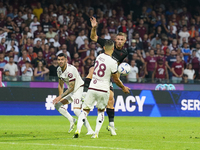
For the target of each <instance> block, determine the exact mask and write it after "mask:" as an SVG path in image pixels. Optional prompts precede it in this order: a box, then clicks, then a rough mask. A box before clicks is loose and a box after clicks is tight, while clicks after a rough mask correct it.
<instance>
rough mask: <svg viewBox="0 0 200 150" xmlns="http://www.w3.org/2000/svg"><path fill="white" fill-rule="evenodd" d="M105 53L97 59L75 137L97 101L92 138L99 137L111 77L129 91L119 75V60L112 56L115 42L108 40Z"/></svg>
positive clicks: (124, 90) (126, 91) (125, 91)
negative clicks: (96, 114)
mask: <svg viewBox="0 0 200 150" xmlns="http://www.w3.org/2000/svg"><path fill="white" fill-rule="evenodd" d="M104 50H105V53H102V54H100V55H99V56H98V57H97V58H96V61H95V65H94V72H93V76H92V80H91V82H90V85H89V88H88V92H87V95H86V97H85V99H84V103H83V111H82V112H81V115H80V116H79V117H78V124H77V130H76V132H75V134H74V138H78V137H79V135H80V132H81V128H82V125H83V124H84V122H85V120H86V118H87V115H88V114H89V112H90V110H91V109H93V107H94V104H95V102H97V104H96V107H97V108H98V116H97V120H96V128H95V133H94V134H93V136H92V138H98V134H99V131H100V129H101V126H102V124H103V121H104V110H105V108H106V106H107V104H108V100H109V95H110V78H111V77H112V78H113V81H114V82H115V83H116V84H117V86H119V87H120V88H122V90H123V92H124V93H129V90H130V89H129V88H128V87H126V86H124V85H123V83H122V82H121V80H120V79H119V76H118V75H117V67H118V64H117V61H116V60H114V59H113V58H112V57H111V56H112V53H113V51H114V42H113V41H112V40H107V41H106V42H105V46H104Z"/></svg>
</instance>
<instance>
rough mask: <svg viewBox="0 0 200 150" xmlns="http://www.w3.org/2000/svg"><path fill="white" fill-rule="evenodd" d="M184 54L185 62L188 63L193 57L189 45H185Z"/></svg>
mask: <svg viewBox="0 0 200 150" xmlns="http://www.w3.org/2000/svg"><path fill="white" fill-rule="evenodd" d="M182 53H183V56H184V61H185V62H186V63H187V62H188V60H189V57H190V55H191V51H190V48H188V43H183V48H182Z"/></svg>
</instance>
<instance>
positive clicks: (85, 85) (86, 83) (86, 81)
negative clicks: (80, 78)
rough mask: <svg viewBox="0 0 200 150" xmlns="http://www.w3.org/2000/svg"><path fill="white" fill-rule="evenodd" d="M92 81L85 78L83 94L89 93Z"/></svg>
mask: <svg viewBox="0 0 200 150" xmlns="http://www.w3.org/2000/svg"><path fill="white" fill-rule="evenodd" d="M90 81H91V79H90V78H85V82H84V88H83V92H87V91H88V88H89V85H90Z"/></svg>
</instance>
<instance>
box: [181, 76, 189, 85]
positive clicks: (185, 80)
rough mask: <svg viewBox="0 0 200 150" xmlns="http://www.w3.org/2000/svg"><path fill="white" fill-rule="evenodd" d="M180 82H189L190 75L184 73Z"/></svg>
mask: <svg viewBox="0 0 200 150" xmlns="http://www.w3.org/2000/svg"><path fill="white" fill-rule="evenodd" d="M180 83H182V84H187V83H189V81H188V75H187V74H183V78H182V80H181V82H180Z"/></svg>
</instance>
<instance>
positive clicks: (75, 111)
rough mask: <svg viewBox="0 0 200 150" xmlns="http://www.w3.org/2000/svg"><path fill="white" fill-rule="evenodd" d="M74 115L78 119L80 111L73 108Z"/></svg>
mask: <svg viewBox="0 0 200 150" xmlns="http://www.w3.org/2000/svg"><path fill="white" fill-rule="evenodd" d="M74 114H75V115H76V116H77V117H78V116H79V115H80V114H81V109H79V108H78V109H77V108H74Z"/></svg>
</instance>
